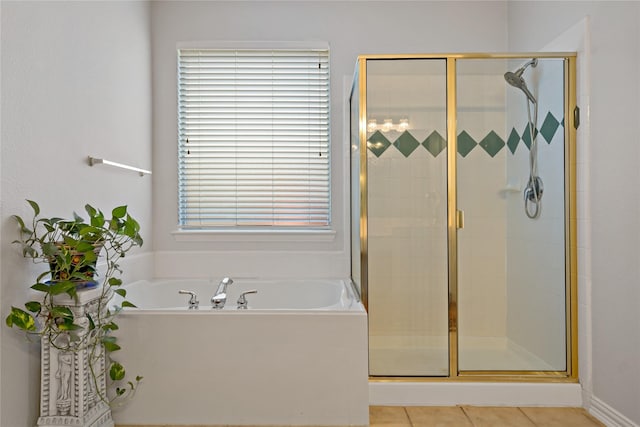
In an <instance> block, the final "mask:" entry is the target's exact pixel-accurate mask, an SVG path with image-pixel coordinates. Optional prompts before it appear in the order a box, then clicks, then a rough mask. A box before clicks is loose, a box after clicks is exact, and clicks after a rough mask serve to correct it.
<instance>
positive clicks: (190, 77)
mask: <svg viewBox="0 0 640 427" xmlns="http://www.w3.org/2000/svg"><path fill="white" fill-rule="evenodd" d="M178 132H179V167H178V169H179V221H180V227H181V228H183V229H198V228H202V229H206V228H212V227H219V226H278V227H319V226H326V225H328V224H329V222H330V194H329V189H330V183H329V177H330V171H329V165H330V160H329V52H328V50H226V49H224V50H217V49H213V50H212V49H180V50H178Z"/></svg>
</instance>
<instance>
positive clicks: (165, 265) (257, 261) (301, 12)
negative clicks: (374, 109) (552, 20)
mask: <svg viewBox="0 0 640 427" xmlns="http://www.w3.org/2000/svg"><path fill="white" fill-rule="evenodd" d="M505 20H506V4H505V3H503V2H488V3H486V2H482V3H479V2H412V1H408V2H401V1H393V2H391V1H389V2H362V1H344V2H334V1H304V2H287V1H283V2H277V1H269V2H259V1H255V2H250V1H243V2H231V1H230V2H187V1H179V2H168V1H167V2H164V1H163V2H155V3H153V4H152V39H153V70H154V79H153V93H154V113H153V122H154V135H155V140H154V150H153V156H154V159H153V166H154V170H155V171H156V173H155V175H154V197H153V199H154V213H155V215H154V237H155V248H154V249H155V250H156V251H157V252H156V265H157V268H156V274H158V275H160V276H186V275H191V276H208V275H214V276H215V275H222V274H230V275H238V276H242V275H258V276H283V275H294V276H295V275H298V276H300V275H302V274H304V275H306V276H316V277H322V276H325V277H326V276H329V277H330V276H334V277H335V276H348V275H349V271H350V265H349V257H350V252H349V228H348V220H349V216H348V206H349V199H348V188H349V168H348V162H347V160H348V157H347V156H348V150H349V142H348V128H345V126H347V125H348V111H345V108H346V100H347V97H348V92H347V87H349V85H350V82H351V78H352V75H353V70H354V66H355V59H356V57H357V55H359V54H367V53H416V52H417V53H423V52H424V53H427V52H461V51H501V50H504V49H505V48H506V44H505V43H506V39H505V36H506V28H505V22H506V21H505ZM198 40H204V41H218V42H219V41H248V42H256V41H258V42H259V41H265V42H268V41H274V42H283V41H295V42H300V41H302V42H304V41H325V42H328V43H329V44H330V49H331V80H332V94H331V96H332V103H331V109H332V111H331V123H332V131H331V137H332V154H331V155H332V165H331V166H332V191H333V195H332V197H333V198H332V204H333V227H334V228H335V230H336V237H335V239H334V240H333V241H330V242H318V241H314V242H301V243H295V242H282V241H266V242H265V241H262V242H255V241H254V242H237V241H235V242H234V241H229V239H226V238H219V237H216V239H218V240H217V241H216V240H214V241H209V242H177V241H175V239H174V237H173V236H172V234H171V232H172V231H174V230H176V224H177V207H176V206H177V184H176V176H177V172H176V163H177V162H176V158H177V149H176V135H177V131H176V44H177V43H178V42H191V41H198ZM266 44H267V45H268V43H266ZM345 129H346V130H345ZM176 260H179V261H178V262H177V264H179V265H181V266H182V268H178V269H177V268H174V267H173V266H174V265H175V264H176Z"/></svg>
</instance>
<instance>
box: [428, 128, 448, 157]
mask: <svg viewBox="0 0 640 427" xmlns="http://www.w3.org/2000/svg"><path fill="white" fill-rule="evenodd" d="M422 145H423V146H424V148H426V149H427V151H428V152H430V153H431V155H432V156H433V157H438V154H440V153H441V152H442V150H444V149H445V148H446V147H447V141H446V140H445V139H444V138H443V137H442V135H440V134H439V133H438V131H435V130H434V131H433V132H431V135H429V136H428V137H427V139H425V140H424V142H423V143H422Z"/></svg>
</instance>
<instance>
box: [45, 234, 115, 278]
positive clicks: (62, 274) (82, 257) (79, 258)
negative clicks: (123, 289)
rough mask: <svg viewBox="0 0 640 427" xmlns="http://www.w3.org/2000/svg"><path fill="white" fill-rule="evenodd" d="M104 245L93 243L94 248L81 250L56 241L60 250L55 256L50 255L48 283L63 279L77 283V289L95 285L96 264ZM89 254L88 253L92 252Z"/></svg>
mask: <svg viewBox="0 0 640 427" xmlns="http://www.w3.org/2000/svg"><path fill="white" fill-rule="evenodd" d="M102 247H103V245H102V244H101V243H99V244H95V245H93V250H92V251H89V252H88V253H87V252H81V251H78V250H76V249H74V248H72V247H71V246H69V245H66V244H64V243H56V248H57V250H58V252H57V254H56V255H55V256H51V257H49V269H50V272H51V280H50V281H49V282H47V284H53V283H57V282H61V281H69V282H74V283H76V289H83V288H87V287H95V286H97V285H98V282H97V281H95V280H94V277H95V275H96V264H97V261H98V257H99V255H100V251H102ZM91 253H92V255H91V256H88V254H91Z"/></svg>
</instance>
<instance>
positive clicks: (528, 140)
mask: <svg viewBox="0 0 640 427" xmlns="http://www.w3.org/2000/svg"><path fill="white" fill-rule="evenodd" d="M536 135H538V129H536V128H534V129H533V136H534V137H536ZM522 141H523V142H524V145H526V146H527V148H528V149H531V135H530V134H529V124H527V125H526V126H525V127H524V129H523V130H522Z"/></svg>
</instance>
